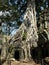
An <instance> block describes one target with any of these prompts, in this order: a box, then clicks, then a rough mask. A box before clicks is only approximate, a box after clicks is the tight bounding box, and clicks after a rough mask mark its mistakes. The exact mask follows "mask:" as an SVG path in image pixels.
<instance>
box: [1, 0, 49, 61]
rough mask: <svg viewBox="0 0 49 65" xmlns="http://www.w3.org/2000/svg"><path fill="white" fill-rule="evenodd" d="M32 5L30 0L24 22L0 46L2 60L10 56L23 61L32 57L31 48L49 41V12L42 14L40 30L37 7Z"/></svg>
mask: <svg viewBox="0 0 49 65" xmlns="http://www.w3.org/2000/svg"><path fill="white" fill-rule="evenodd" d="M32 5H33V4H32V1H31V2H29V6H28V7H27V9H26V12H25V15H24V23H22V24H21V26H20V27H19V29H18V30H17V31H16V34H15V35H14V36H13V37H12V36H7V37H6V36H4V41H3V43H2V46H1V48H0V49H1V50H2V51H1V54H0V55H1V59H2V60H5V59H6V60H7V59H10V58H15V59H16V60H22V61H23V60H25V61H27V60H30V59H31V58H32V56H31V49H33V48H37V47H38V46H41V47H43V45H44V43H46V42H47V41H49V20H48V19H47V14H45V12H44V15H45V16H44V15H42V14H40V19H39V22H40V26H39V29H41V32H40V31H39V29H38V30H37V24H36V18H35V17H36V13H35V7H34V6H32ZM48 14H49V13H48ZM43 16H44V19H43ZM43 20H44V23H43ZM37 32H38V33H37ZM45 34H46V36H45ZM7 40H8V41H7ZM41 41H42V42H41ZM48 43H49V42H48ZM39 51H40V50H39ZM3 54H4V55H3Z"/></svg>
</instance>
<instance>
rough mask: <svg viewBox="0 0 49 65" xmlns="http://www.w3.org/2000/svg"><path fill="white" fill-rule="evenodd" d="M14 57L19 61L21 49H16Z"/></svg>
mask: <svg viewBox="0 0 49 65" xmlns="http://www.w3.org/2000/svg"><path fill="white" fill-rule="evenodd" d="M14 58H15V59H16V60H17V61H19V59H20V57H19V50H16V51H15V53H14Z"/></svg>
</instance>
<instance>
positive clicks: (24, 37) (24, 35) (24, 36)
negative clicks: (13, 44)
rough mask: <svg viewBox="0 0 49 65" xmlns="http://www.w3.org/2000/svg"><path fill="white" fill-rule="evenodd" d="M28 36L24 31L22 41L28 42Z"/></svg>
mask: <svg viewBox="0 0 49 65" xmlns="http://www.w3.org/2000/svg"><path fill="white" fill-rule="evenodd" d="M26 36H27V32H26V31H24V33H23V37H22V40H26Z"/></svg>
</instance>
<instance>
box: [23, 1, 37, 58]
mask: <svg viewBox="0 0 49 65" xmlns="http://www.w3.org/2000/svg"><path fill="white" fill-rule="evenodd" d="M24 21H25V22H24V23H25V25H26V29H27V38H26V43H27V48H26V52H27V51H28V53H27V54H26V56H25V57H28V56H29V57H31V54H30V48H31V46H32V45H33V46H34V47H37V41H38V34H37V22H36V11H35V1H34V0H31V1H29V2H28V7H27V9H26V12H25V15H24ZM26 52H25V53H26Z"/></svg>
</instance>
